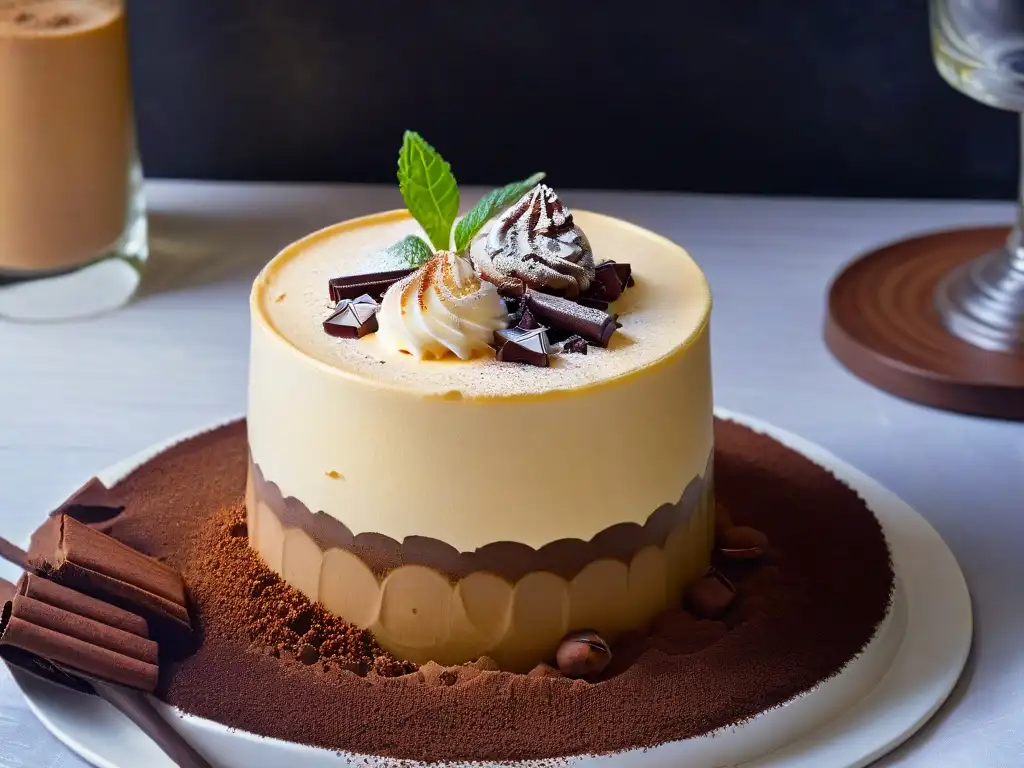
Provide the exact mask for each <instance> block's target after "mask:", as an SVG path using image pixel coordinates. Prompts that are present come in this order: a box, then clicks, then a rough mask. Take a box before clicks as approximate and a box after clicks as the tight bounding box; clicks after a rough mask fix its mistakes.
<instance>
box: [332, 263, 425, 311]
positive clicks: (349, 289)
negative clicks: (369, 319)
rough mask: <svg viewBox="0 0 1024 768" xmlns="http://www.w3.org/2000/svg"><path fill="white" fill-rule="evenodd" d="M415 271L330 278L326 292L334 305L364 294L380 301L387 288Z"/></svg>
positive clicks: (370, 273)
mask: <svg viewBox="0 0 1024 768" xmlns="http://www.w3.org/2000/svg"><path fill="white" fill-rule="evenodd" d="M415 271H416V270H415V269H392V270H389V271H387V272H369V273H367V274H364V275H345V276H344V277H332V278H331V279H330V280H328V281H327V290H328V293H329V295H330V297H331V301H333V302H335V303H337V302H339V301H341V300H342V299H355V298H357V297H359V296H362V295H363V294H364V293H367V294H369V295H370V296H372V297H373V298H374V299H376V300H377V301H380V299H381V297H382V296H383V295H384V292H385V291H387V289H388V288H390V287H391V286H392V285H394V284H395V283H397V282H398V281H399V280H401V279H402V278H404V277H407V276H408V275H411V274H412V273H413V272H415Z"/></svg>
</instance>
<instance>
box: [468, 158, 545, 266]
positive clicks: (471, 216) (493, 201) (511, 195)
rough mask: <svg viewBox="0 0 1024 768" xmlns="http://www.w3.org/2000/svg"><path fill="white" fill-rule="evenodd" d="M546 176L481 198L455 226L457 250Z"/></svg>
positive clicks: (538, 174) (534, 177) (489, 193)
mask: <svg viewBox="0 0 1024 768" xmlns="http://www.w3.org/2000/svg"><path fill="white" fill-rule="evenodd" d="M544 176H545V174H544V173H543V171H542V172H540V173H535V174H533V176H531V177H530V178H528V179H523V180H522V181H514V182H512V183H511V184H507V185H505V186H504V187H499V188H498V189H495V190H492V191H491V192H488V193H487V194H486V195H484V196H483V197H482V198H480V202H479V203H477V204H476V205H474V206H473V208H472V210H470V212H469V213H467V214H466V215H465V216H463V217H462V218H461V219H460V220H459V223H458V224H456V225H455V250H456V251H461V250H462V249H463V248H465V247H466V246H467V245H469V243H470V241H472V239H473V238H474V237H476V233H477V232H479V231H480V230H481V228H482V227H483V226H484V224H486V223H487V222H488V221H490V220H491V217H493V216H496V215H497V214H499V213H501V212H502V211H503V210H504V209H505V208H507V207H508V206H510V205H511V204H512V203H514V202H515V201H516V200H518V199H519V198H520V197H522V196H523V195H525V194H526V193H527V192H529V191H530V190H531V189H533V188H534V187H535V186H537V184H538V183H540V180H541V179H543V178H544Z"/></svg>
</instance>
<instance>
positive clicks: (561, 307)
mask: <svg viewBox="0 0 1024 768" xmlns="http://www.w3.org/2000/svg"><path fill="white" fill-rule="evenodd" d="M526 304H527V306H528V307H529V309H530V311H531V312H533V314H534V316H535V317H536V318H537V319H538V320H539V321H540V322H542V323H544V324H545V325H549V326H551V327H552V328H557V329H559V330H561V331H565V332H567V333H571V334H578V335H580V336H582V337H583V338H584V339H586V340H587V341H592V342H594V343H595V344H599V345H601V346H602V347H607V346H608V340H609V339H611V337H612V334H613V333H615V318H616V315H614V314H610V313H608V312H602V311H601V310H599V309H593V308H591V307H585V306H583V305H581V304H577V303H576V302H574V301H569V300H568V299H563V298H561V297H560V296H551V295H550V294H546V293H538V292H537V291H529V292H527V294H526Z"/></svg>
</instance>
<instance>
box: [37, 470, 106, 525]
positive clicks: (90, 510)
mask: <svg viewBox="0 0 1024 768" xmlns="http://www.w3.org/2000/svg"><path fill="white" fill-rule="evenodd" d="M123 511H124V503H123V502H122V500H121V497H120V496H118V495H117V494H116V493H114V492H113V491H112V490H110V489H109V488H107V486H105V485H104V484H103V482H102V481H101V480H100V479H99V478H98V477H93V478H90V479H89V480H87V481H86V482H85V484H84V485H83V486H82V487H81V488H79V489H78V490H77V491H75V492H74V493H73V494H71V496H70V497H69V498H68V500H67V501H65V502H64V503H63V504H61V505H60V506H59V507H57V508H56V509H55V510H53V512H51V513H50V517H55V516H57V515H69V516H70V517H73V518H75V520H78V521H79V522H82V523H85V524H86V525H93V526H100V527H102V528H106V527H108V526H109V525H110V523H112V522H113V518H115V517H117V516H118V515H119V514H121V513H122V512H123Z"/></svg>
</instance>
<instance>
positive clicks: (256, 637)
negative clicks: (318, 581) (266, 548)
mask: <svg viewBox="0 0 1024 768" xmlns="http://www.w3.org/2000/svg"><path fill="white" fill-rule="evenodd" d="M197 550H198V551H197V553H196V554H195V555H194V557H193V558H192V560H191V562H190V563H189V567H188V570H187V571H186V579H187V581H188V585H189V589H190V591H191V593H192V596H193V599H194V600H195V602H196V603H197V604H198V605H199V606H203V605H206V604H210V603H213V604H215V605H216V606H217V609H218V617H219V618H220V619H222V620H224V621H226V622H227V624H228V625H229V626H233V627H236V628H241V629H243V630H244V632H245V634H246V636H247V637H248V638H249V640H250V641H251V643H252V647H253V648H254V649H257V650H259V651H261V652H263V653H265V654H268V655H271V656H278V657H280V656H285V657H288V658H294V659H296V660H297V661H298V662H299V663H301V664H304V665H306V666H310V665H312V664H316V663H317V662H320V663H321V666H322V667H323V668H324V669H329V668H330V667H331V666H337V667H338V668H339V669H345V670H349V671H351V672H355V673H356V674H358V675H366V674H367V673H369V672H374V673H375V674H377V675H382V676H385V677H394V676H397V675H405V674H409V673H410V672H415V671H416V670H417V668H418V667H417V665H416V664H413V663H412V662H407V661H398V660H396V659H394V658H393V657H392V656H391V655H390V654H388V653H387V652H386V651H384V650H383V649H382V648H381V647H380V646H379V645H378V644H377V641H376V640H375V639H374V637H373V634H372V633H370V632H367V631H365V630H361V629H358V628H357V627H354V626H352V625H350V624H348V623H346V622H344V621H342V620H341V619H339V618H337V617H336V616H333V615H332V614H330V613H328V612H327V611H325V610H324V608H323V607H322V606H321V605H320V604H319V603H311V602H310V601H309V600H308V599H307V598H306V597H305V596H303V595H302V593H301V592H298V591H297V590H295V589H292V588H291V587H289V586H288V585H287V584H285V582H283V581H282V580H281V578H280V577H279V576H278V575H277V574H276V573H274V572H273V571H270V570H269V569H268V568H267V567H266V566H265V565H264V564H263V561H262V560H261V559H260V558H259V555H257V554H256V553H255V552H254V551H253V550H252V549H251V548H250V547H249V539H248V529H247V527H246V524H245V504H244V502H241V501H239V502H237V503H235V504H233V505H231V506H228V507H225V508H224V509H222V510H220V511H218V512H217V513H216V514H215V515H214V516H213V518H212V519H211V520H209V521H208V522H207V523H206V525H205V529H204V532H203V536H202V538H201V540H200V546H199V547H198V548H197Z"/></svg>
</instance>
